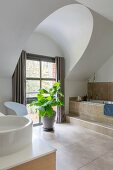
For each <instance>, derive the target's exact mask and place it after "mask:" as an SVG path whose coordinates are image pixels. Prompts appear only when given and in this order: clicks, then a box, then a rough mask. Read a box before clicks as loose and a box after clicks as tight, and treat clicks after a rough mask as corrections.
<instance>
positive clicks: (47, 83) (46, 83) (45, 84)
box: [42, 80, 55, 89]
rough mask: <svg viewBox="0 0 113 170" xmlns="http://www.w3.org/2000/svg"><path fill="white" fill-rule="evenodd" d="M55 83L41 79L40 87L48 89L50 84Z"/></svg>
mask: <svg viewBox="0 0 113 170" xmlns="http://www.w3.org/2000/svg"><path fill="white" fill-rule="evenodd" d="M54 83H55V81H46V80H42V88H44V89H49V88H51V87H52V85H53V84H54Z"/></svg>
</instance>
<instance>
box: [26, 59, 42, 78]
mask: <svg viewBox="0 0 113 170" xmlns="http://www.w3.org/2000/svg"><path fill="white" fill-rule="evenodd" d="M26 77H35V78H39V77H40V62H39V61H34V60H27V61H26Z"/></svg>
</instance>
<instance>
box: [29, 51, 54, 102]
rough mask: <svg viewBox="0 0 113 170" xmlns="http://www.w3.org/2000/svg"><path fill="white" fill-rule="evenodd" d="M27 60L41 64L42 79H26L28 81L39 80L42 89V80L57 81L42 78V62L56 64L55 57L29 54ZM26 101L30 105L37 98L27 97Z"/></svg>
mask: <svg viewBox="0 0 113 170" xmlns="http://www.w3.org/2000/svg"><path fill="white" fill-rule="evenodd" d="M27 60H34V61H39V62H40V77H39V78H36V77H26V80H39V81H40V88H41V87H42V80H46V81H56V78H42V61H45V62H50V63H55V58H54V57H49V56H43V55H37V54H31V53H27ZM26 99H27V104H29V103H31V102H32V101H33V100H36V97H29V98H27V97H26Z"/></svg>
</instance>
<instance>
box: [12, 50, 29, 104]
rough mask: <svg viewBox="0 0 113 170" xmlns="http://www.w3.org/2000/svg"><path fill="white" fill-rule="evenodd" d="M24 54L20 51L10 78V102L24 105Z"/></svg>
mask: <svg viewBox="0 0 113 170" xmlns="http://www.w3.org/2000/svg"><path fill="white" fill-rule="evenodd" d="M25 77H26V52H25V51H22V53H21V56H20V58H19V61H18V63H17V66H16V68H15V71H14V73H13V76H12V100H13V101H14V102H18V103H21V104H26V79H25Z"/></svg>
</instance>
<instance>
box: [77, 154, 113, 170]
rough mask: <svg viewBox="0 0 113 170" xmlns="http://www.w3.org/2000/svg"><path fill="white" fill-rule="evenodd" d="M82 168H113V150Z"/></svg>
mask: <svg viewBox="0 0 113 170" xmlns="http://www.w3.org/2000/svg"><path fill="white" fill-rule="evenodd" d="M80 170H113V151H112V152H110V153H108V154H106V155H104V156H102V157H100V158H98V159H97V160H95V161H93V162H91V163H89V164H88V165H87V166H84V167H82V168H80Z"/></svg>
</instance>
